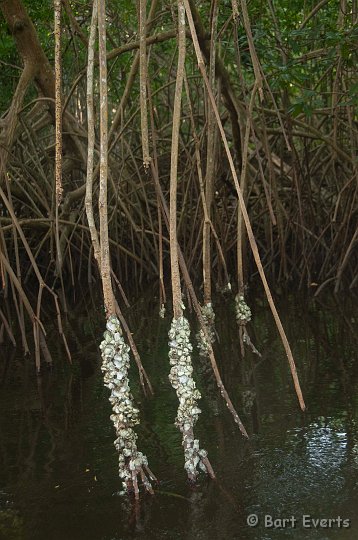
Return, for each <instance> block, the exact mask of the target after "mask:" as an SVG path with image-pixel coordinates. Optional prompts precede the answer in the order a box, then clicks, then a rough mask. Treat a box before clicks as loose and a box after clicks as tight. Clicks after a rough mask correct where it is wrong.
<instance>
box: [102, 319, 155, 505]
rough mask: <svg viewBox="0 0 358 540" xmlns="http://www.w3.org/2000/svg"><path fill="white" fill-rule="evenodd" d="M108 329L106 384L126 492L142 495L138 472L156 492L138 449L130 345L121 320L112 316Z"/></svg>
mask: <svg viewBox="0 0 358 540" xmlns="http://www.w3.org/2000/svg"><path fill="white" fill-rule="evenodd" d="M106 328H107V330H106V331H105V332H104V335H103V338H104V339H103V341H102V343H101V344H100V349H101V351H102V366H101V370H102V372H103V380H104V385H105V386H107V388H109V389H110V390H111V395H110V398H109V401H110V402H111V405H112V410H113V414H112V415H111V417H110V418H111V420H112V422H113V424H114V427H115V430H116V435H117V439H116V440H115V441H114V446H115V447H116V449H117V451H118V453H119V458H118V464H119V476H120V478H121V479H122V484H123V488H124V492H131V491H134V494H135V497H136V498H138V496H139V488H138V476H139V477H140V479H141V481H142V484H143V486H144V488H145V490H146V491H149V493H153V488H152V485H151V482H150V480H152V481H156V478H155V476H154V474H153V473H152V472H151V470H150V469H149V467H148V459H147V457H146V456H145V455H144V454H142V452H139V451H138V449H137V444H136V441H137V437H138V436H137V434H136V433H135V432H134V430H133V428H134V426H136V425H138V424H139V411H138V409H136V408H135V407H134V406H133V398H132V395H131V392H130V387H129V379H128V368H129V363H130V358H129V354H128V353H129V346H128V345H127V344H126V343H125V341H124V338H123V334H122V329H121V325H120V322H119V320H118V319H117V317H116V316H114V315H113V316H111V317H109V319H108V321H107V324H106Z"/></svg>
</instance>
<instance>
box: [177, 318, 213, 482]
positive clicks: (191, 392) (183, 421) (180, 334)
mask: <svg viewBox="0 0 358 540" xmlns="http://www.w3.org/2000/svg"><path fill="white" fill-rule="evenodd" d="M192 350H193V347H192V345H191V343H190V327H189V322H188V320H187V319H186V318H185V317H183V316H181V317H179V318H178V319H173V320H172V324H171V328H170V330H169V363H170V365H171V366H172V367H171V370H170V374H169V380H170V382H171V385H172V386H173V388H174V389H175V391H176V393H177V396H178V399H179V407H178V413H177V417H176V419H175V425H176V426H177V427H178V428H179V429H180V431H181V433H182V436H183V443H182V444H183V447H184V457H185V464H184V468H185V470H186V472H187V475H188V479H189V481H190V482H193V483H194V482H195V481H196V478H197V476H198V474H199V471H200V470H201V471H203V472H205V473H207V474H209V476H211V477H212V478H215V475H214V471H213V469H212V467H211V465H210V462H209V459H208V456H207V452H206V450H204V449H201V448H200V446H199V440H198V439H195V438H194V426H195V424H196V422H197V420H198V416H199V414H200V413H201V410H200V409H199V407H198V405H197V401H198V400H199V399H200V398H201V395H200V392H199V390H198V389H197V388H196V384H195V382H194V379H193V377H192V373H193V366H192V363H191V352H192Z"/></svg>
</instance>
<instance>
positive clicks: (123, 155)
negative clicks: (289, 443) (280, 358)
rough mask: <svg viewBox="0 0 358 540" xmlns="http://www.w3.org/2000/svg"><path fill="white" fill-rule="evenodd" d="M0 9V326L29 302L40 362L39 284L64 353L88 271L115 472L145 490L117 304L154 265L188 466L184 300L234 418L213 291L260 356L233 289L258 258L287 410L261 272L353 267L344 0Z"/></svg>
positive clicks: (293, 277) (352, 272)
mask: <svg viewBox="0 0 358 540" xmlns="http://www.w3.org/2000/svg"><path fill="white" fill-rule="evenodd" d="M0 10H1V13H2V17H1V18H0V30H1V39H0V54H1V58H0V61H1V70H0V81H1V95H0V111H1V119H0V160H1V162H0V201H1V205H0V271H1V281H2V291H1V306H0V324H1V327H0V328H1V329H0V341H3V340H4V339H9V340H11V341H12V342H13V344H14V345H15V344H16V342H17V341H18V340H17V339H16V337H15V336H17V335H18V336H20V339H21V341H22V346H23V349H24V351H25V352H29V350H32V348H33V345H32V344H29V343H28V328H29V322H30V324H32V329H33V338H34V351H35V360H36V367H37V370H38V371H39V370H40V368H41V365H42V363H43V362H47V363H49V364H51V362H52V359H51V353H50V350H49V348H48V345H47V343H46V330H45V326H44V316H43V315H44V313H43V311H44V308H43V304H44V303H45V301H46V302H52V303H53V306H54V308H55V311H56V313H57V321H58V330H59V333H60V335H61V337H62V340H63V345H64V349H65V350H66V351H67V354H68V356H69V358H70V351H69V348H68V346H67V342H66V337H65V335H64V333H63V330H62V322H61V320H62V313H63V312H65V311H66V295H67V294H68V292H69V291H70V290H75V289H76V287H77V286H78V284H79V283H83V282H84V281H87V282H88V285H89V286H90V287H96V288H97V287H98V288H100V287H101V286H102V288H103V298H104V307H105V313H106V319H107V322H106V326H104V330H105V332H104V339H103V342H102V344H101V351H102V360H103V364H102V371H103V372H104V375H105V384H106V386H108V388H109V389H110V390H111V397H110V401H111V404H112V408H113V414H112V416H111V419H112V421H113V423H114V425H115V429H116V434H117V439H116V442H115V445H116V448H117V450H118V452H119V471H120V476H121V478H122V480H123V486H124V489H125V490H126V489H130V490H134V492H135V495H136V496H138V493H139V488H138V480H141V481H142V483H143V485H144V487H145V488H146V489H147V490H148V491H150V492H152V486H151V483H150V480H155V477H154V474H153V473H151V471H150V469H149V467H148V461H147V458H146V456H145V455H144V454H142V453H141V452H139V451H138V450H137V446H136V437H137V436H136V434H135V432H134V430H133V428H134V426H135V425H136V424H137V423H138V422H139V416H138V410H137V409H136V408H135V407H134V406H133V397H132V395H131V393H130V387H129V380H128V373H127V372H128V366H129V346H130V349H131V350H132V353H133V354H134V358H135V360H136V362H137V366H138V369H139V374H140V380H141V383H142V387H143V389H144V390H146V391H149V392H151V391H152V388H151V384H150V381H149V379H148V377H147V375H146V372H145V370H144V368H143V366H142V364H141V360H140V357H139V354H138V351H137V349H136V346H135V343H134V341H133V338H132V334H131V332H130V329H129V328H128V325H127V323H126V321H125V319H124V318H123V315H122V312H121V309H120V306H121V304H127V305H128V300H127V296H128V293H132V292H133V291H136V292H137V291H139V290H141V289H142V290H143V289H144V288H145V287H146V286H148V284H151V286H152V287H153V294H156V295H158V297H159V302H158V315H159V314H160V315H161V316H164V314H165V310H166V309H168V306H169V311H171V306H172V311H173V314H172V315H173V318H172V323H171V327H170V329H169V325H168V330H169V340H170V341H169V349H170V352H169V362H170V365H171V370H170V376H169V380H170V382H171V384H172V386H173V388H174V390H175V391H176V394H177V397H178V401H179V405H178V415H177V418H176V425H177V427H178V428H179V430H180V431H181V434H182V441H183V447H184V455H185V469H186V471H187V474H188V478H189V480H191V481H195V478H196V476H197V474H198V472H199V469H200V470H202V471H204V472H207V473H208V474H209V475H210V476H211V477H214V476H215V475H214V471H213V469H212V466H211V464H210V461H209V458H208V456H207V452H206V451H205V450H203V449H200V446H199V440H198V439H195V437H194V426H195V423H196V421H197V419H198V416H199V413H200V412H201V411H200V408H199V407H198V404H197V400H198V399H199V398H200V392H199V391H198V390H197V389H196V384H195V381H194V378H193V376H192V374H193V366H192V363H191V351H192V350H193V346H192V344H191V342H190V324H191V322H190V321H189V320H188V319H187V318H186V316H185V313H184V309H185V307H186V305H188V304H189V305H190V307H193V309H194V311H195V314H196V316H197V319H198V321H199V330H198V333H197V341H198V348H199V351H200V354H201V356H202V357H203V358H206V359H207V363H208V365H210V366H211V368H212V370H213V373H214V376H215V380H216V383H217V386H218V387H219V390H220V392H221V395H222V397H223V399H224V400H225V402H226V404H227V406H228V409H229V411H230V412H231V414H232V416H233V419H234V421H235V422H236V423H237V424H238V426H239V428H240V430H241V432H242V433H243V434H244V435H245V436H246V435H247V433H246V430H245V427H244V426H243V424H242V423H241V420H240V418H239V416H238V414H237V412H236V410H235V408H234V405H233V404H232V402H231V400H230V397H229V395H228V394H227V391H226V389H225V386H224V383H223V381H222V379H221V376H220V373H219V369H218V366H217V363H216V359H215V353H214V347H215V345H214V342H215V337H216V333H215V328H214V321H215V310H214V307H213V302H212V299H213V294H214V291H215V292H216V291H221V292H223V291H229V292H230V291H231V292H233V293H234V294H235V295H236V298H235V300H236V303H235V305H236V320H237V323H238V330H239V332H238V333H239V337H240V345H241V352H242V355H244V354H245V346H246V348H248V349H251V351H253V352H254V353H255V354H257V355H259V356H260V355H261V353H260V351H259V349H260V344H254V343H253V342H252V341H251V339H250V336H249V330H248V329H247V324H248V323H249V322H250V320H251V317H252V314H251V310H250V307H249V306H248V305H247V303H246V300H245V292H246V285H247V283H248V282H249V281H250V280H251V279H252V278H254V277H255V275H256V274H257V273H258V274H259V277H260V279H261V282H262V284H263V289H264V294H265V295H266V297H267V300H268V303H269V305H270V308H271V311H272V314H273V316H274V319H275V323H276V325H277V329H278V331H279V334H280V337H281V340H282V343H283V346H284V348H285V351H286V354H287V358H288V361H289V365H290V369H291V373H292V377H293V382H294V386H295V390H296V393H297V397H298V399H299V403H300V406H301V409H302V410H304V409H305V404H304V401H303V396H302V392H301V389H300V385H299V381H298V378H297V374H296V367H295V363H294V359H293V356H292V353H291V349H290V345H289V343H288V340H287V338H286V335H285V332H284V329H283V327H282V324H281V321H280V318H279V315H278V313H277V311H276V307H275V304H274V301H273V298H272V295H271V292H270V286H269V283H270V284H278V283H280V284H282V285H285V286H286V285H289V286H291V287H292V286H293V287H295V288H313V289H314V290H315V293H316V294H319V293H320V292H321V291H322V290H323V289H328V288H329V289H332V290H333V291H334V292H335V293H340V292H341V291H346V290H349V289H353V288H354V287H355V286H356V285H357V275H358V274H357V263H358V258H357V250H356V244H357V241H358V234H357V185H358V183H357V147H358V145H357V142H358V117H357V103H358V97H357V96H358V81H357V78H356V62H357V50H356V43H357V38H358V33H357V28H358V27H357V24H356V23H357V15H358V13H357V5H356V2H355V1H348V0H334V1H331V2H328V1H326V0H321V1H320V2H315V1H305V2H303V1H300V0H294V1H293V2H292V1H290V2H289V1H286V0H285V1H280V2H275V1H272V0H269V1H267V2H262V1H258V0H252V1H251V2H249V3H247V2H246V0H232V1H228V0H225V1H224V0H221V1H220V0H211V2H209V1H206V2H205V1H203V2H195V1H194V0H178V1H177V2H173V1H166V0H162V1H160V0H151V2H146V1H145V0H139V1H138V2H131V1H118V0H108V2H105V1H104V0H100V1H99V0H98V1H97V0H94V1H93V2H92V3H91V2H84V1H82V0H81V1H77V0H74V1H69V0H62V2H61V1H60V0H56V1H55V2H54V3H51V2H36V3H34V2H29V1H25V0H23V1H22V0H13V1H10V0H1V1H0ZM59 292H60V293H61V303H62V306H61V309H60V303H59ZM117 292H118V294H117ZM44 299H45V300H44ZM168 299H170V302H167V300H168ZM232 303H234V302H233V299H232ZM125 336H126V339H127V340H128V343H129V346H128V345H127V344H126V343H125V339H124V337H125ZM256 347H257V348H256Z"/></svg>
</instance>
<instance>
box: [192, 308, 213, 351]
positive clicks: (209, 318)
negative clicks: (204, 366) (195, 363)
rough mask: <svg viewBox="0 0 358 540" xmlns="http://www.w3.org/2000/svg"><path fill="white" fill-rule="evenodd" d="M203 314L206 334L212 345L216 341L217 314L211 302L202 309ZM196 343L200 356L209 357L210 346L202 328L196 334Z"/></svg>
mask: <svg viewBox="0 0 358 540" xmlns="http://www.w3.org/2000/svg"><path fill="white" fill-rule="evenodd" d="M201 314H202V316H203V319H204V323H205V328H206V333H207V335H208V337H209V339H210V343H214V341H215V313H214V310H213V306H212V304H211V302H208V303H207V304H205V305H204V306H203V307H202V308H201ZM196 341H197V345H198V350H199V354H200V356H209V345H208V342H207V339H206V336H205V333H204V330H203V329H202V328H201V329H200V330H199V332H198V333H197V334H196Z"/></svg>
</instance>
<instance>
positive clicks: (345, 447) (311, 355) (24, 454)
mask: <svg viewBox="0 0 358 540" xmlns="http://www.w3.org/2000/svg"><path fill="white" fill-rule="evenodd" d="M230 302H231V303H232V300H231V301H230V300H229V299H228V300H227V301H224V300H221V301H220V304H219V305H217V307H216V313H217V330H218V334H219V336H220V344H217V345H216V351H217V360H218V363H219V365H220V370H221V373H222V376H223V379H224V382H225V384H226V386H227V389H228V390H229V392H230V395H231V397H232V400H233V402H234V403H235V405H236V406H237V409H238V412H239V414H240V415H241V418H242V420H243V422H244V424H245V426H246V428H247V430H248V432H249V434H250V440H249V441H246V440H244V438H243V437H242V436H241V435H240V433H239V431H238V429H237V427H236V425H235V424H234V422H233V420H232V418H231V416H230V414H229V412H228V410H227V408H226V406H225V404H224V403H223V402H222V400H221V397H220V395H219V396H218V393H217V391H216V386H215V383H214V381H213V380H212V379H211V376H210V373H209V372H208V369H207V365H206V363H205V361H204V362H203V360H201V359H200V358H199V357H198V356H195V357H194V359H193V360H194V366H195V371H196V380H197V382H198V386H199V388H200V389H201V390H202V394H203V399H202V400H201V405H200V406H201V408H202V409H203V414H202V415H201V417H200V420H199V422H198V425H197V428H196V435H197V436H198V437H199V438H200V441H201V445H202V446H203V447H204V448H206V449H207V450H208V451H209V457H210V459H211V462H212V465H213V467H214V469H215V472H216V474H217V482H213V481H208V480H206V479H205V478H202V479H201V482H200V485H199V486H198V487H197V488H196V489H195V490H192V489H190V488H189V486H188V485H187V484H186V480H185V474H184V470H183V454H182V448H181V440H180V435H179V433H178V432H177V430H176V428H175V427H174V425H173V420H174V418H175V412H176V397H175V395H174V392H173V391H172V389H171V387H170V385H169V382H168V377H167V376H168V370H169V366H168V358H167V353H168V347H167V337H166V332H167V330H168V325H169V324H170V320H169V318H166V319H164V320H161V319H159V317H158V315H157V313H158V307H157V305H156V304H154V301H153V300H150V299H149V300H148V298H146V299H144V300H142V301H141V302H139V303H138V304H136V305H135V306H133V307H132V309H131V310H130V311H129V313H128V322H129V324H130V326H131V328H132V330H133V332H134V338H135V340H136V343H137V345H138V348H139V351H140V353H141V355H142V360H143V363H144V365H145V367H146V369H147V371H148V374H149V376H150V379H151V381H152V384H153V386H154V389H155V392H156V396H155V398H153V399H149V400H146V399H144V398H143V396H142V394H141V392H140V388H139V385H138V377H137V373H136V370H135V368H134V367H133V371H132V377H131V380H132V383H131V384H132V389H133V393H134V395H135V397H136V399H137V401H139V402H140V409H141V418H142V424H141V426H140V427H139V428H138V434H139V449H140V450H142V451H143V452H144V453H146V454H147V456H148V459H149V463H150V466H151V468H152V470H153V472H154V473H155V474H156V475H157V476H158V478H159V479H160V480H161V483H160V485H159V486H158V488H157V489H156V494H155V496H154V497H151V496H144V497H142V499H141V502H140V505H139V506H137V507H136V506H135V505H134V504H133V502H132V501H131V500H129V499H128V498H127V497H121V496H119V495H118V491H119V489H120V482H119V480H118V477H117V456H116V451H115V449H114V447H113V440H114V433H113V429H112V425H111V422H110V420H109V415H110V405H109V402H108V399H107V398H108V391H107V389H105V388H104V387H103V385H102V379H101V372H100V370H99V365H100V357H99V354H98V352H97V351H98V343H99V341H100V336H101V333H102V331H103V324H104V319H103V313H102V311H101V310H100V309H98V308H95V307H93V306H94V305H95V304H93V303H91V299H90V298H88V299H87V300H86V301H84V300H79V301H78V300H76V304H77V306H76V309H74V310H71V313H70V314H69V315H68V320H67V321H66V323H65V327H66V334H67V336H68V340H69V344H70V348H71V350H72V351H73V365H72V367H71V366H69V365H68V362H67V360H66V358H65V355H64V351H63V349H62V346H61V343H60V341H59V339H58V335H57V333H56V330H55V329H53V330H50V332H49V344H50V347H51V350H52V351H53V356H54V359H55V366H54V368H53V370H52V371H51V372H47V373H44V374H43V375H42V377H41V378H37V377H36V376H35V374H34V368H33V359H31V358H30V359H29V358H26V359H24V358H23V357H22V354H21V351H20V350H17V351H14V350H13V349H12V348H10V347H9V348H0V411H1V413H0V538H1V539H3V538H4V539H6V540H13V539H18V540H20V539H26V540H119V539H127V538H143V539H144V538H148V539H152V538H154V539H155V538H159V539H161V538H163V539H165V538H168V539H211V538H213V539H216V538H218V539H244V540H245V539H247V540H251V539H260V540H261V539H263V540H265V539H276V538H277V539H281V538H298V539H300V540H301V539H302V540H304V539H306V538H307V539H311V538H312V539H317V540H318V539H319V540H323V539H326V538H327V539H331V538H334V539H337V540H356V539H358V516H357V509H358V482H357V480H358V428H357V415H358V362H357V358H356V350H357V324H356V321H357V311H356V309H355V306H354V301H352V300H349V299H348V300H345V301H344V302H343V301H342V303H340V304H338V303H336V301H335V300H334V299H332V298H329V299H326V300H325V301H324V302H320V303H317V302H316V303H313V302H312V301H308V300H307V299H304V298H302V297H298V296H295V297H282V298H281V299H278V308H279V311H280V314H281V315H282V320H283V324H284V326H285V328H286V330H287V333H288V337H289V340H290V342H291V344H292V347H293V351H294V355H295V358H296V361H297V368H298V371H299V375H300V379H301V384H302V387H303V391H304V396H305V400H306V403H307V407H308V409H307V412H306V413H304V414H303V413H301V412H300V410H299V408H298V404H297V399H296V398H295V395H294V391H293V385H292V382H291V377H290V374H289V371H288V366H287V360H286V358H285V354H284V352H283V349H282V346H281V344H280V341H279V338H278V336H277V332H276V329H275V326H274V323H273V321H272V317H271V314H270V311H269V309H268V308H267V307H266V305H263V303H262V301H259V300H257V301H254V300H252V301H251V306H252V311H253V313H254V320H253V322H252V323H251V325H250V328H249V332H250V334H251V337H252V338H253V340H254V341H255V344H256V345H257V346H258V348H259V349H260V350H261V352H262V353H263V358H262V359H261V360H259V359H257V357H254V356H252V354H251V353H250V354H247V355H246V357H245V359H244V360H242V359H241V357H240V352H239V343H238V335H237V328H236V325H235V321H234V315H233V311H232V307H231V304H230ZM251 514H255V515H257V516H258V519H259V525H258V526H257V527H252V528H250V527H249V526H248V525H247V518H248V516H250V515H251ZM303 515H308V516H311V518H306V520H307V525H311V528H307V527H306V528H305V527H304V526H303V523H302V520H303ZM265 516H271V517H272V518H273V519H281V520H283V519H284V518H286V519H287V521H286V523H284V522H283V521H281V522H280V521H277V522H276V525H282V526H283V527H282V528H279V529H273V528H272V527H271V528H269V527H266V528H265V527H264V524H265V519H266V523H267V525H270V524H271V521H270V517H267V518H265ZM339 517H340V518H341V519H342V520H350V527H349V528H344V527H342V525H343V524H344V522H342V523H341V527H340V528H339V527H338V526H337V522H335V523H332V524H331V525H332V527H331V528H325V527H324V525H328V523H327V522H326V523H325V522H323V523H322V525H323V527H320V528H315V523H314V522H313V521H312V520H311V519H327V518H331V519H336V520H337V519H338V518H339ZM251 519H254V518H251ZM294 520H296V522H295V521H294ZM310 520H311V521H310ZM293 525H295V527H293Z"/></svg>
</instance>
